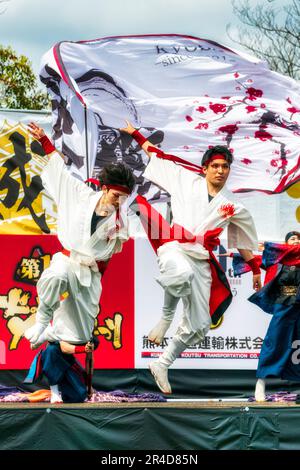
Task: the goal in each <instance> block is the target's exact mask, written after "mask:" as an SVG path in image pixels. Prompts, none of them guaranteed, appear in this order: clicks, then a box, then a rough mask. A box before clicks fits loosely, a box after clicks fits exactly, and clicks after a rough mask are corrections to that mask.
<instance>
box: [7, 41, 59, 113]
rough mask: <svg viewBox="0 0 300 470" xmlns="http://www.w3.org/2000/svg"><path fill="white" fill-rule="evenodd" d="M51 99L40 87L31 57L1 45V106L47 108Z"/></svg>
mask: <svg viewBox="0 0 300 470" xmlns="http://www.w3.org/2000/svg"><path fill="white" fill-rule="evenodd" d="M49 103H50V100H49V98H48V96H47V94H46V93H44V92H42V91H41V90H39V89H38V86H37V79H36V76H35V75H34V73H33V71H32V67H31V63H30V61H29V59H28V58H27V57H26V56H24V55H19V56H18V55H17V54H16V52H15V51H14V50H13V49H12V48H11V47H10V46H8V47H4V46H2V45H0V107H1V108H10V109H46V108H48V107H49Z"/></svg>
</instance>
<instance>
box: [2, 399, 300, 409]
mask: <svg viewBox="0 0 300 470" xmlns="http://www.w3.org/2000/svg"><path fill="white" fill-rule="evenodd" d="M39 408H55V409H90V408H98V409H101V408H184V409H188V408H192V409H199V408H200V409H201V408H202V409H208V408H209V409H218V408H222V409H224V408H225V409H226V408H244V409H245V408H260V409H261V408H300V405H297V404H296V403H295V402H262V403H258V402H248V401H229V400H228V399H226V400H225V401H213V400H205V401H204V400H201V401H200V400H199V401H197V400H180V401H177V400H171V399H170V400H168V401H167V402H134V403H132V402H130V403H128V402H123V403H112V402H101V403H62V404H61V403H58V404H50V403H43V402H40V403H24V402H22V403H0V411H1V410H8V409H19V410H20V409H26V410H28V409H39Z"/></svg>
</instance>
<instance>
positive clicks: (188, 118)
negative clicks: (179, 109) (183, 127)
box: [185, 116, 193, 122]
mask: <svg viewBox="0 0 300 470" xmlns="http://www.w3.org/2000/svg"><path fill="white" fill-rule="evenodd" d="M185 119H186V120H187V121H188V122H191V121H193V118H192V116H185Z"/></svg>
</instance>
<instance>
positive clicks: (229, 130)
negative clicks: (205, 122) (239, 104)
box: [219, 124, 238, 135]
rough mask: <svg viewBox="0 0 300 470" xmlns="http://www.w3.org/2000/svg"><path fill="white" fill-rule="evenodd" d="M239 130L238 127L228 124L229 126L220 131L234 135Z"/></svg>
mask: <svg viewBox="0 0 300 470" xmlns="http://www.w3.org/2000/svg"><path fill="white" fill-rule="evenodd" d="M237 130H238V126H237V125H236V124H228V125H227V126H222V127H219V131H221V132H225V133H226V134H230V135H233V134H234V133H235V132H236V131H237Z"/></svg>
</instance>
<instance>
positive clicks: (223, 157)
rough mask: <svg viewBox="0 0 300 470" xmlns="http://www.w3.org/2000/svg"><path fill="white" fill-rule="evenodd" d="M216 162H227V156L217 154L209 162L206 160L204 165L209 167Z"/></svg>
mask: <svg viewBox="0 0 300 470" xmlns="http://www.w3.org/2000/svg"><path fill="white" fill-rule="evenodd" d="M214 160H225V161H226V158H225V155H223V154H222V153H216V154H215V155H213V156H212V157H210V158H209V159H208V160H206V162H205V163H203V165H204V166H205V165H209V163H211V162H213V161H214Z"/></svg>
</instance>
